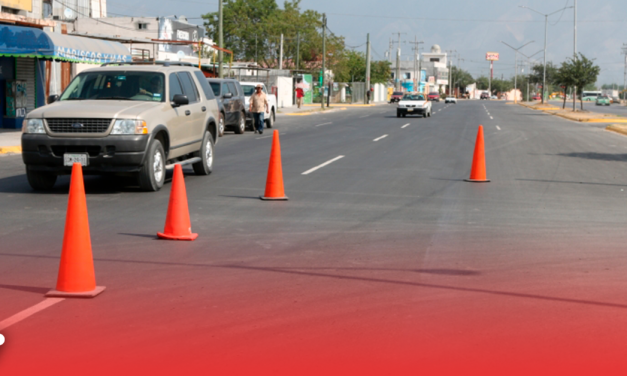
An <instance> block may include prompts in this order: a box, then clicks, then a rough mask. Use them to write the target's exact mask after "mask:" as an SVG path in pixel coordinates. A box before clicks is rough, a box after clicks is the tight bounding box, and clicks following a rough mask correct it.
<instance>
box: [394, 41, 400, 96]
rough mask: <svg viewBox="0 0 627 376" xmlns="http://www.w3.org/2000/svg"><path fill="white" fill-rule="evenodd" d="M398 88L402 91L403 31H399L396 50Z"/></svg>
mask: <svg viewBox="0 0 627 376" xmlns="http://www.w3.org/2000/svg"><path fill="white" fill-rule="evenodd" d="M395 86H396V90H397V91H401V33H398V50H397V51H396V85H395Z"/></svg>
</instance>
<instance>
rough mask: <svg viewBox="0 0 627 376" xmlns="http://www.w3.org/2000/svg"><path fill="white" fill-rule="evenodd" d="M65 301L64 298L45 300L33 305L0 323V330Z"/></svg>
mask: <svg viewBox="0 0 627 376" xmlns="http://www.w3.org/2000/svg"><path fill="white" fill-rule="evenodd" d="M63 300H65V298H46V299H44V300H43V301H41V302H39V303H37V304H35V305H34V306H32V307H30V308H26V309H25V310H23V311H22V312H18V313H16V314H15V315H13V316H11V317H9V318H8V319H5V320H3V321H0V330H4V329H6V328H8V327H9V326H11V325H13V324H17V323H18V322H20V321H22V320H24V319H27V318H29V317H30V316H32V315H34V314H35V313H37V312H40V311H43V310H44V309H46V308H48V307H52V306H53V305H55V304H57V303H59V302H61V301H63Z"/></svg>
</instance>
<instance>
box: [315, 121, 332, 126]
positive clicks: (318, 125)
mask: <svg viewBox="0 0 627 376" xmlns="http://www.w3.org/2000/svg"><path fill="white" fill-rule="evenodd" d="M329 124H333V122H332V121H330V122H328V123H322V124H318V125H316V127H321V126H323V125H329Z"/></svg>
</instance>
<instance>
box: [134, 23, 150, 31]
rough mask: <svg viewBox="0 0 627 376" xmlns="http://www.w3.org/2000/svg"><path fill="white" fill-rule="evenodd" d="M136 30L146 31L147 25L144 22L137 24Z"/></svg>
mask: <svg viewBox="0 0 627 376" xmlns="http://www.w3.org/2000/svg"><path fill="white" fill-rule="evenodd" d="M137 29H138V30H147V29H148V24H147V23H144V22H138V23H137Z"/></svg>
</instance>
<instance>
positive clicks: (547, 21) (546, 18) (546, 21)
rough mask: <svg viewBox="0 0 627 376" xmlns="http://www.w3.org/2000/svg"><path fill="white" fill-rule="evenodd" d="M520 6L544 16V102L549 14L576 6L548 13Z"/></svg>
mask: <svg viewBox="0 0 627 376" xmlns="http://www.w3.org/2000/svg"><path fill="white" fill-rule="evenodd" d="M518 7H519V8H525V9H529V10H530V11H532V12H536V13H538V14H539V15H542V16H544V78H543V79H542V103H544V91H545V90H546V38H547V30H548V23H549V16H552V15H554V14H555V13H557V12H561V11H563V10H564V9H568V8H574V7H573V6H569V7H564V8H561V9H558V10H556V11H555V12H553V13H547V14H544V13H541V12H538V11H537V10H535V9H532V8H529V7H527V6H524V5H519V6H518Z"/></svg>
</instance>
